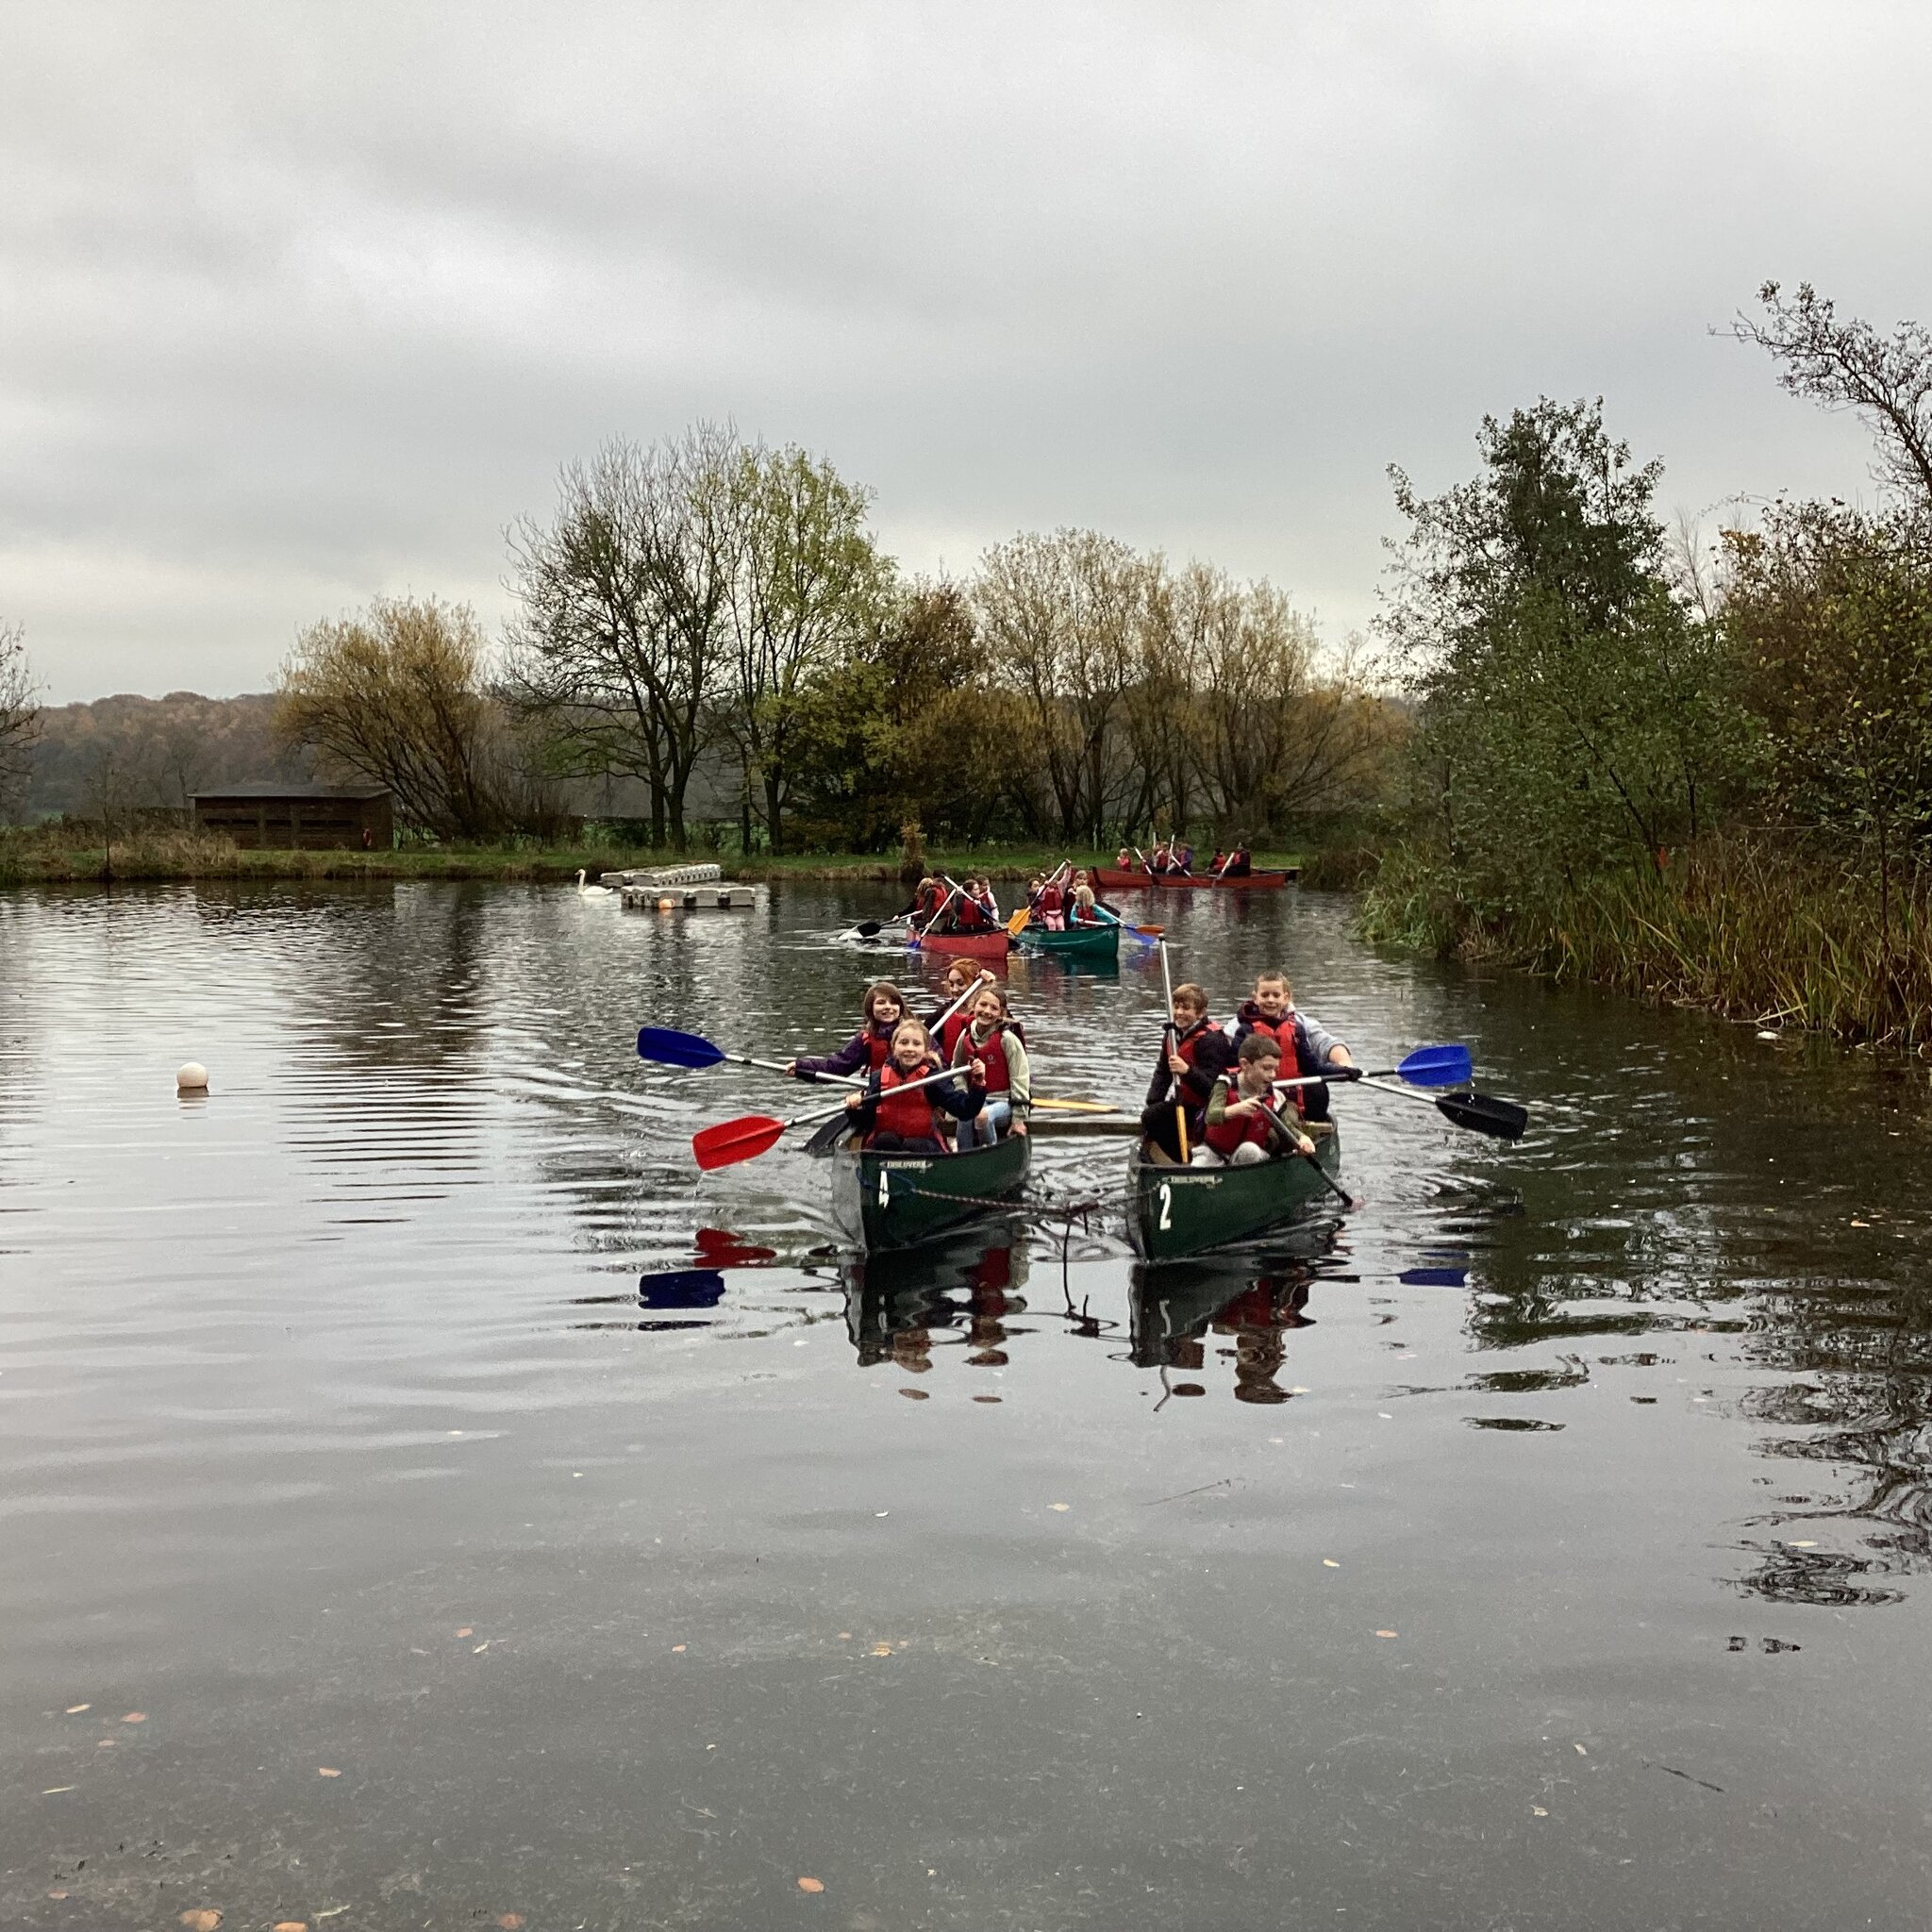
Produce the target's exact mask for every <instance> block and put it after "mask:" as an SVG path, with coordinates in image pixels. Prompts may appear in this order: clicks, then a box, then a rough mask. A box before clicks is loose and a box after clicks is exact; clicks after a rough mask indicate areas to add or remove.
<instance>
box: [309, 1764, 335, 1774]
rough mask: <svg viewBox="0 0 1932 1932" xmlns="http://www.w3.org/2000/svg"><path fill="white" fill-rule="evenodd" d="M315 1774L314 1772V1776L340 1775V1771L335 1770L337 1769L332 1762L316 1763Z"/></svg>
mask: <svg viewBox="0 0 1932 1932" xmlns="http://www.w3.org/2000/svg"><path fill="white" fill-rule="evenodd" d="M315 1774H316V1776H317V1777H341V1772H339V1771H338V1770H337V1769H336V1768H335V1766H334V1765H332V1764H318V1765H317V1766H316V1767H315Z"/></svg>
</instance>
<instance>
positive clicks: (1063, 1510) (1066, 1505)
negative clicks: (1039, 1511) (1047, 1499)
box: [1046, 1503, 1074, 1515]
mask: <svg viewBox="0 0 1932 1932" xmlns="http://www.w3.org/2000/svg"><path fill="white" fill-rule="evenodd" d="M1046 1507H1048V1508H1049V1509H1058V1510H1059V1511H1060V1513H1061V1514H1062V1515H1064V1514H1065V1513H1066V1512H1067V1511H1068V1510H1069V1509H1071V1508H1072V1507H1074V1506H1073V1505H1072V1504H1071V1503H1049V1504H1048V1505H1047V1506H1046Z"/></svg>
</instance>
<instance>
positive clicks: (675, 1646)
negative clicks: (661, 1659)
mask: <svg viewBox="0 0 1932 1932" xmlns="http://www.w3.org/2000/svg"><path fill="white" fill-rule="evenodd" d="M683 1648H684V1645H683V1644H681V1643H674V1644H673V1645H672V1646H671V1655H672V1656H673V1657H675V1656H676V1655H677V1653H678V1652H679V1651H681V1650H682V1649H683Z"/></svg>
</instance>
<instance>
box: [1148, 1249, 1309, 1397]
mask: <svg viewBox="0 0 1932 1932" xmlns="http://www.w3.org/2000/svg"><path fill="white" fill-rule="evenodd" d="M1311 1280H1312V1273H1311V1271H1310V1269H1309V1268H1308V1266H1307V1263H1306V1262H1305V1261H1301V1260H1296V1259H1290V1258H1286V1257H1283V1258H1281V1259H1280V1260H1278V1261H1275V1262H1274V1263H1272V1264H1264V1265H1263V1266H1262V1267H1261V1268H1258V1269H1257V1266H1256V1265H1255V1264H1254V1263H1253V1262H1250V1263H1249V1264H1248V1265H1247V1266H1246V1267H1240V1268H1238V1267H1232V1266H1229V1265H1227V1264H1225V1263H1224V1264H1221V1265H1219V1266H1216V1265H1214V1264H1211V1263H1208V1262H1200V1263H1196V1264H1194V1265H1192V1266H1179V1267H1176V1266H1174V1265H1172V1264H1169V1265H1167V1266H1164V1267H1150V1266H1148V1265H1147V1264H1146V1263H1144V1262H1142V1263H1141V1264H1140V1265H1139V1266H1137V1267H1136V1268H1135V1270H1134V1281H1133V1327H1132V1350H1131V1359H1132V1360H1133V1361H1134V1362H1135V1363H1136V1364H1137V1365H1138V1366H1139V1367H1141V1368H1143V1369H1158V1370H1159V1371H1160V1380H1161V1388H1162V1391H1163V1392H1162V1395H1161V1398H1160V1399H1161V1401H1162V1402H1163V1403H1165V1402H1166V1401H1167V1400H1168V1399H1169V1397H1170V1396H1175V1395H1205V1394H1207V1392H1208V1389H1207V1385H1206V1383H1204V1382H1196V1381H1175V1380H1174V1379H1173V1377H1172V1376H1171V1375H1170V1374H1169V1371H1170V1370H1179V1371H1183V1372H1186V1371H1190V1370H1191V1371H1194V1372H1196V1373H1205V1372H1206V1371H1207V1368H1208V1348H1209V1341H1208V1337H1209V1336H1210V1334H1211V1335H1213V1336H1217V1337H1219V1336H1225V1337H1226V1338H1228V1341H1229V1342H1230V1343H1231V1344H1232V1345H1231V1346H1216V1347H1215V1348H1214V1356H1215V1358H1216V1359H1217V1360H1228V1361H1232V1363H1233V1364H1234V1399H1235V1400H1236V1401H1237V1402H1256V1403H1274V1402H1286V1401H1288V1399H1289V1397H1290V1394H1291V1391H1290V1390H1287V1389H1284V1388H1283V1387H1282V1386H1281V1384H1280V1382H1279V1381H1277V1380H1276V1379H1275V1378H1276V1376H1277V1375H1278V1374H1280V1372H1281V1370H1282V1368H1283V1367H1284V1365H1285V1364H1286V1362H1287V1360H1288V1339H1287V1338H1288V1333H1289V1330H1291V1329H1292V1328H1308V1327H1312V1326H1313V1325H1314V1324H1313V1320H1312V1318H1311V1317H1310V1316H1308V1315H1307V1313H1306V1312H1305V1310H1306V1309H1307V1305H1308V1288H1309V1284H1310V1281H1311Z"/></svg>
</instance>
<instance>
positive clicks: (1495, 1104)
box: [1328, 1067, 1529, 1141]
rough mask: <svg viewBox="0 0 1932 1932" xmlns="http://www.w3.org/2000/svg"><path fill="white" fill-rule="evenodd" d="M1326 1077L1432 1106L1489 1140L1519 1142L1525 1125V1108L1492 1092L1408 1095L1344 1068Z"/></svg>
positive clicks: (1445, 1117) (1449, 1118) (1456, 1122)
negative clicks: (1484, 1135)
mask: <svg viewBox="0 0 1932 1932" xmlns="http://www.w3.org/2000/svg"><path fill="white" fill-rule="evenodd" d="M1328 1077H1329V1078H1330V1079H1336V1080H1348V1081H1352V1082H1354V1083H1355V1084H1356V1085H1357V1086H1362V1087H1368V1088H1371V1089H1373V1090H1374V1091H1375V1092H1377V1093H1392V1094H1394V1095H1395V1096H1396V1098H1397V1099H1399V1100H1413V1101H1415V1102H1417V1103H1418V1104H1419V1105H1421V1106H1423V1107H1433V1108H1435V1109H1436V1111H1437V1112H1438V1113H1440V1114H1441V1116H1442V1118H1443V1119H1444V1120H1448V1121H1453V1122H1454V1123H1455V1124H1457V1126H1458V1127H1467V1128H1468V1129H1469V1131H1470V1132H1471V1133H1473V1134H1487V1135H1489V1137H1490V1138H1491V1140H1492V1141H1520V1140H1522V1139H1523V1136H1524V1132H1525V1131H1526V1130H1527V1128H1528V1126H1529V1111H1528V1109H1527V1108H1522V1107H1519V1106H1517V1104H1516V1103H1515V1101H1513V1100H1499V1099H1498V1098H1497V1097H1496V1096H1495V1095H1494V1094H1493V1093H1478V1092H1477V1091H1475V1090H1474V1088H1473V1087H1465V1088H1464V1089H1463V1090H1462V1091H1460V1092H1458V1093H1433V1094H1431V1093H1411V1092H1410V1091H1409V1090H1408V1089H1407V1087H1392V1086H1391V1085H1390V1084H1389V1082H1388V1081H1386V1080H1378V1079H1376V1078H1375V1077H1374V1074H1357V1073H1356V1072H1354V1071H1353V1070H1351V1069H1349V1068H1346V1067H1337V1068H1335V1069H1333V1071H1332V1072H1331V1073H1330V1074H1329V1076H1328Z"/></svg>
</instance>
